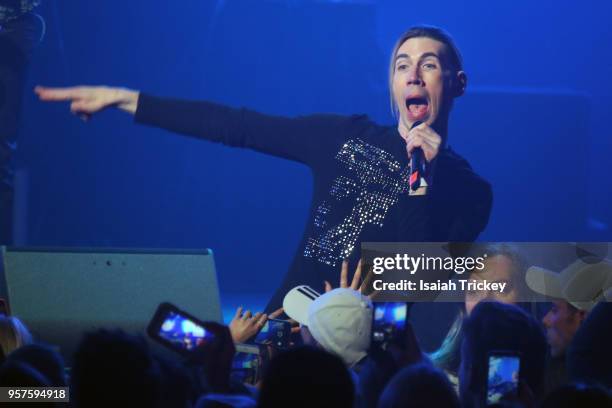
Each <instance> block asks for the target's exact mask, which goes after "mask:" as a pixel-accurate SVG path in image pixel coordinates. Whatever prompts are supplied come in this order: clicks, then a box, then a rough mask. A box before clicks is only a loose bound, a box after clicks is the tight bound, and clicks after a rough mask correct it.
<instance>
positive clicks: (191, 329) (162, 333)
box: [147, 303, 216, 354]
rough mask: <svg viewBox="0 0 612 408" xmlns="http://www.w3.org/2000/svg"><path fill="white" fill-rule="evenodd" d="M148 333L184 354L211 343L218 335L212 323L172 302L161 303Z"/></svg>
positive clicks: (148, 328)
mask: <svg viewBox="0 0 612 408" xmlns="http://www.w3.org/2000/svg"><path fill="white" fill-rule="evenodd" d="M147 333H148V335H149V336H150V337H151V338H153V339H154V340H156V341H158V342H160V343H162V344H163V345H165V346H166V347H169V348H171V349H173V350H175V351H177V352H179V353H182V354H188V353H190V352H191V351H193V350H194V349H195V348H196V347H200V346H203V345H205V344H208V343H210V342H211V341H213V340H214V339H215V336H216V334H215V332H214V329H213V328H212V327H210V325H208V324H207V323H205V322H202V321H200V320H199V319H197V318H196V317H194V316H192V315H190V314H188V313H187V312H184V311H182V310H180V309H179V308H177V307H176V306H174V305H172V304H170V303H162V304H161V305H159V307H158V308H157V311H156V312H155V315H154V316H153V319H151V322H150V323H149V326H148V327H147Z"/></svg>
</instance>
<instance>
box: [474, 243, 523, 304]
mask: <svg viewBox="0 0 612 408" xmlns="http://www.w3.org/2000/svg"><path fill="white" fill-rule="evenodd" d="M483 253H485V254H487V257H486V259H485V260H484V262H483V263H484V268H483V269H482V270H477V269H474V270H472V271H471V272H470V279H475V280H486V281H488V282H504V283H506V288H505V289H504V291H503V293H501V292H497V291H492V292H487V291H466V293H465V310H466V313H467V314H468V315H469V314H470V313H471V312H472V310H473V309H474V306H476V305H477V304H478V302H480V301H481V300H496V301H498V302H502V303H512V304H516V303H518V302H520V301H521V298H523V295H524V293H525V292H526V285H525V271H526V270H527V264H526V261H525V259H524V258H523V256H522V255H521V254H520V252H519V250H518V249H517V248H515V247H513V246H511V245H508V244H496V245H488V246H487V247H486V248H485V250H484V252H483Z"/></svg>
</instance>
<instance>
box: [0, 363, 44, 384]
mask: <svg viewBox="0 0 612 408" xmlns="http://www.w3.org/2000/svg"><path fill="white" fill-rule="evenodd" d="M16 386H19V387H49V386H51V382H50V381H49V379H48V378H47V377H45V376H44V375H43V374H42V373H40V372H39V371H38V370H36V369H35V368H34V367H32V366H31V365H29V364H27V363H25V362H22V361H17V360H7V361H6V362H5V363H4V364H2V365H1V366H0V387H16Z"/></svg>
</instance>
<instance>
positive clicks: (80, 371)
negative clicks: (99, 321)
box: [71, 330, 161, 407]
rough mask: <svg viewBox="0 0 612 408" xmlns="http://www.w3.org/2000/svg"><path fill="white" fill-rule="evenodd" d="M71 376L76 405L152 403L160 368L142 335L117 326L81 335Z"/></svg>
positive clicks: (106, 405) (147, 404)
mask: <svg viewBox="0 0 612 408" xmlns="http://www.w3.org/2000/svg"><path fill="white" fill-rule="evenodd" d="M71 380H72V387H71V401H73V402H74V405H75V406H76V407H112V406H131V407H152V406H155V404H156V402H157V400H158V391H157V390H159V389H160V388H161V384H160V383H161V375H160V372H159V368H158V366H157V364H156V363H155V361H154V359H153V358H152V356H151V354H150V352H149V348H148V346H147V344H146V343H145V341H144V339H142V338H141V337H135V336H130V335H128V334H126V333H124V332H122V331H120V330H115V331H109V330H98V331H96V332H93V333H89V334H86V335H85V336H84V338H83V340H82V341H81V343H80V345H79V347H78V349H77V351H76V353H75V355H74V365H73V367H72V373H71Z"/></svg>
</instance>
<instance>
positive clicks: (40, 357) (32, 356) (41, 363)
mask: <svg viewBox="0 0 612 408" xmlns="http://www.w3.org/2000/svg"><path fill="white" fill-rule="evenodd" d="M7 360H9V361H19V362H22V363H26V364H29V365H30V366H32V367H33V368H35V369H36V370H38V371H39V372H40V373H41V374H43V375H44V376H45V377H47V378H48V379H49V382H50V384H51V385H52V386H54V387H65V386H66V376H65V365H64V359H63V358H62V357H61V356H60V355H59V353H57V352H55V351H54V350H53V349H52V348H51V347H48V346H45V345H42V344H28V345H25V346H23V347H20V348H18V349H17V350H15V351H13V352H12V353H11V354H10V355H9V356H8V357H7Z"/></svg>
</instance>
